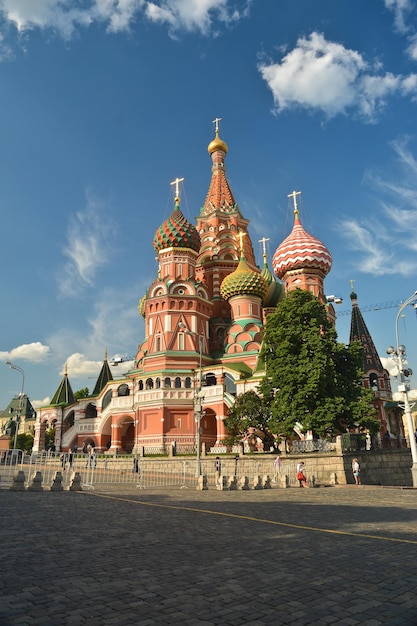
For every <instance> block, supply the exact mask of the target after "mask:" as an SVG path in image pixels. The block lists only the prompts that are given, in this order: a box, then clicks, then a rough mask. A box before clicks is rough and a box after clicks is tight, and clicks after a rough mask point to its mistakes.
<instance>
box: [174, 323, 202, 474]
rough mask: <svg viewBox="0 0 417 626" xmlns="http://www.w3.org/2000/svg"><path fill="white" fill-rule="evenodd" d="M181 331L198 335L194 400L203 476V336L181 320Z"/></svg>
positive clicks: (198, 458)
mask: <svg viewBox="0 0 417 626" xmlns="http://www.w3.org/2000/svg"><path fill="white" fill-rule="evenodd" d="M178 326H179V327H180V329H181V331H182V332H183V333H184V335H193V336H194V337H198V348H199V370H198V387H197V390H196V393H195V402H194V417H195V418H196V420H197V467H196V471H195V475H196V477H198V476H201V449H200V448H201V418H202V416H203V406H202V400H203V399H202V397H201V395H202V387H203V384H202V369H203V337H202V336H201V335H199V334H198V333H195V332H193V331H192V330H188V329H186V327H185V325H184V324H183V323H182V322H180V323H179V324H178Z"/></svg>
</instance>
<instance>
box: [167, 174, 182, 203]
mask: <svg viewBox="0 0 417 626" xmlns="http://www.w3.org/2000/svg"><path fill="white" fill-rule="evenodd" d="M183 180H184V178H176V179H175V180H173V181H172V183H170V185H171V186H172V185H175V200H179V199H180V183H182V182H183Z"/></svg>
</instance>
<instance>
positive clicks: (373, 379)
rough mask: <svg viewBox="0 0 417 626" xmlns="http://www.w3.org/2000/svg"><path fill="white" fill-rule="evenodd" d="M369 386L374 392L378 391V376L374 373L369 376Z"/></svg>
mask: <svg viewBox="0 0 417 626" xmlns="http://www.w3.org/2000/svg"><path fill="white" fill-rule="evenodd" d="M369 386H370V388H371V389H373V390H374V391H378V376H377V375H376V374H375V373H374V372H372V374H369Z"/></svg>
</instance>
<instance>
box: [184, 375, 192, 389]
mask: <svg viewBox="0 0 417 626" xmlns="http://www.w3.org/2000/svg"><path fill="white" fill-rule="evenodd" d="M185 388H186V389H191V377H190V376H187V377H186V379H185Z"/></svg>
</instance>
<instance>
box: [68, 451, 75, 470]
mask: <svg viewBox="0 0 417 626" xmlns="http://www.w3.org/2000/svg"><path fill="white" fill-rule="evenodd" d="M73 462H74V448H70V449H69V450H68V463H69V466H70V469H71V468H72V464H73Z"/></svg>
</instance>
